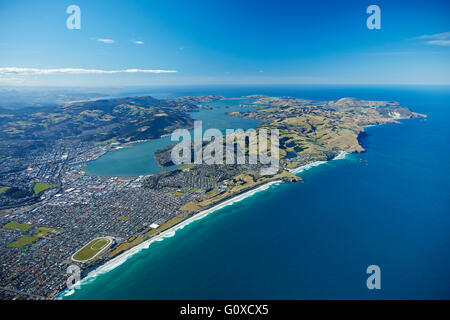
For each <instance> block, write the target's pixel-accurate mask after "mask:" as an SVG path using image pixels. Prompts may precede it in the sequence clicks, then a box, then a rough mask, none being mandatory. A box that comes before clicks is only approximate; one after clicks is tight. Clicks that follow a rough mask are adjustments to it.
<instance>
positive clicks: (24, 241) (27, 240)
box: [3, 222, 56, 249]
mask: <svg viewBox="0 0 450 320" xmlns="http://www.w3.org/2000/svg"><path fill="white" fill-rule="evenodd" d="M10 223H16V222H10ZM10 223H9V224H10ZM19 225H20V223H19ZM5 226H6V225H5ZM5 226H3V227H5ZM22 226H30V225H27V224H26V225H23V224H22ZM32 227H33V226H32V225H31V228H32ZM29 229H30V228H28V229H27V230H29ZM21 230H22V229H21ZM55 230H56V229H55V228H50V227H38V228H37V229H36V231H35V232H34V235H32V236H22V237H20V238H19V239H17V240H15V241H13V242H11V243H10V244H8V247H12V248H18V249H23V248H24V247H25V246H28V245H31V244H33V243H34V242H36V241H37V240H38V239H39V238H40V237H43V236H45V235H46V234H47V233H49V232H53V231H55ZM22 231H26V230H22Z"/></svg>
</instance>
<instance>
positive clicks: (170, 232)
mask: <svg viewBox="0 0 450 320" xmlns="http://www.w3.org/2000/svg"><path fill="white" fill-rule="evenodd" d="M282 182H283V181H282V180H275V181H271V182H268V183H266V184H263V185H261V186H259V187H257V188H255V189H252V190H249V191H246V192H244V193H242V194H240V195H237V196H235V197H233V198H231V199H228V200H226V201H224V202H222V203H219V204H217V205H215V206H213V207H211V208H209V209H206V210H203V211H200V212H198V213H197V214H195V215H193V216H192V217H190V218H188V219H186V220H183V221H182V222H180V223H179V224H177V225H175V226H173V227H170V228H169V229H167V230H165V231H163V232H161V233H160V234H158V235H156V236H154V237H153V238H150V239H147V240H145V241H144V242H142V243H140V244H138V245H136V246H134V247H132V248H130V249H128V250H127V251H125V252H124V253H122V254H120V255H118V256H117V257H115V258H113V259H111V260H109V261H107V262H105V263H104V264H103V265H101V266H99V267H98V268H95V269H94V270H92V271H91V272H89V273H88V274H87V275H86V276H85V277H83V279H81V280H80V281H79V282H78V285H82V284H83V283H86V282H88V280H90V279H93V278H95V277H96V276H97V275H99V274H103V273H107V272H108V271H111V270H113V269H114V268H116V267H118V266H120V265H121V264H122V263H124V262H125V261H126V260H128V259H129V258H130V257H131V256H133V255H134V254H136V253H138V252H139V251H141V250H143V249H147V248H148V247H149V246H150V244H152V243H153V242H155V241H161V240H163V239H164V238H169V237H172V236H174V234H175V232H176V231H177V230H179V229H183V228H184V227H185V226H186V225H188V224H190V223H192V222H194V221H196V220H200V219H203V218H204V217H206V216H207V215H209V214H210V213H213V212H214V211H217V210H219V209H222V208H224V207H226V206H229V205H232V204H233V203H235V202H238V201H241V200H244V199H245V198H248V197H250V196H252V195H254V194H255V193H257V192H259V191H263V190H266V189H268V188H269V187H270V186H271V185H274V184H279V183H282ZM73 293H74V290H73V289H71V290H69V289H66V290H65V291H63V292H62V293H60V294H59V295H58V296H57V298H58V297H59V298H61V297H62V296H69V295H72V294H73Z"/></svg>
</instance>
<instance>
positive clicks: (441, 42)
mask: <svg viewBox="0 0 450 320" xmlns="http://www.w3.org/2000/svg"><path fill="white" fill-rule="evenodd" d="M427 43H428V44H432V45H435V46H444V47H450V40H430V41H427Z"/></svg>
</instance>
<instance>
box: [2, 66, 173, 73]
mask: <svg viewBox="0 0 450 320" xmlns="http://www.w3.org/2000/svg"><path fill="white" fill-rule="evenodd" d="M175 72H177V71H176V70H158V69H156V70H155V69H123V70H101V69H83V68H56V69H39V68H17V67H5V68H0V75H1V74H4V75H11V74H15V75H47V74H116V73H175Z"/></svg>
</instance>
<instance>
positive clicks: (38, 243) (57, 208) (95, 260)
mask: <svg viewBox="0 0 450 320" xmlns="http://www.w3.org/2000/svg"><path fill="white" fill-rule="evenodd" d="M253 98H254V99H256V98H259V99H263V101H264V104H265V105H268V106H260V105H255V107H254V109H253V111H248V112H242V113H238V112H230V113H229V115H228V116H234V117H248V118H254V119H258V120H260V123H261V125H260V126H261V127H266V128H277V129H279V130H280V165H281V167H280V170H279V172H277V173H275V174H273V175H270V176H263V175H261V174H260V171H259V169H260V168H261V164H253V165H251V164H244V165H236V164H235V165H206V164H199V165H195V164H192V165H185V166H181V167H178V168H176V169H174V170H170V171H162V172H160V173H158V174H152V175H140V176H133V177H118V176H110V177H108V176H97V175H90V174H88V173H86V172H85V171H84V170H83V169H84V167H85V166H86V165H87V164H88V163H89V162H90V161H93V160H95V159H97V158H99V157H100V156H102V155H104V154H105V153H107V152H110V151H113V150H115V149H117V148H122V147H124V146H127V147H131V148H132V143H136V142H137V141H138V140H136V139H135V140H131V141H130V140H129V139H113V140H110V139H109V140H107V142H106V143H97V142H95V141H94V142H93V141H84V140H82V139H67V138H62V139H58V140H56V141H54V142H53V143H51V144H48V145H47V146H46V147H41V148H36V149H35V150H33V149H31V150H29V152H26V153H23V154H20V156H17V153H16V156H14V155H12V154H9V155H8V152H5V154H6V155H5V156H3V158H2V164H3V165H2V167H1V169H0V186H2V189H1V194H0V208H1V211H0V256H1V261H0V299H53V298H56V297H57V296H58V295H59V294H60V293H61V292H63V291H64V290H65V289H66V281H67V279H68V277H69V275H68V273H67V269H68V267H69V266H73V265H76V266H78V267H79V268H80V269H81V270H82V271H83V275H86V273H87V272H88V271H89V270H92V268H96V267H98V266H100V265H102V264H104V263H107V262H108V261H110V260H111V259H114V258H115V257H118V256H120V255H121V254H124V253H126V252H127V251H128V250H129V249H131V248H133V247H136V246H137V245H139V244H142V243H144V242H146V241H149V240H151V239H154V238H155V237H157V236H158V235H159V234H162V233H163V232H165V231H167V230H170V228H172V227H174V226H177V225H178V224H179V223H182V222H183V221H186V219H189V218H190V217H193V216H194V215H196V214H198V213H199V212H201V211H202V210H206V209H209V208H211V207H213V206H214V205H217V204H219V203H221V202H223V201H227V200H229V199H231V198H233V197H235V196H238V195H240V194H242V193H243V192H248V191H249V190H252V189H254V188H256V187H261V186H263V185H265V184H268V183H274V182H278V181H289V182H292V181H301V179H300V178H299V177H297V176H295V175H294V174H292V173H290V172H289V170H291V171H292V169H294V168H297V167H300V166H303V165H307V164H308V163H311V162H314V161H326V160H330V159H332V158H333V157H336V156H339V155H340V154H341V153H342V152H344V151H345V152H361V151H363V149H362V147H361V146H360V145H359V143H358V140H357V138H358V135H359V134H360V133H361V132H362V131H363V129H362V126H364V125H370V124H380V123H395V122H397V120H396V119H400V118H410V117H421V116H422V115H418V114H415V113H412V112H411V111H409V110H408V109H407V108H401V107H398V106H395V105H394V106H390V105H389V106H386V107H385V108H387V109H383V110H382V111H377V109H376V107H374V106H372V105H369V106H365V105H366V104H369V103H370V102H362V103H361V102H359V103H360V104H361V105H356V106H355V105H354V104H355V103H356V102H355V101H354V100H350V102H348V101H347V102H346V101H344V102H342V101H341V103H339V102H333V108H335V109H333V108H328V107H326V106H297V103H299V102H298V101H297V100H293V99H288V98H285V99H282V100H280V99H278V98H271V97H260V96H258V97H256V96H253ZM213 99H217V98H211V97H199V98H192V97H188V98H182V99H179V100H175V101H177V102H176V103H181V104H182V105H183V106H184V105H185V104H186V103H190V104H189V108H188V110H192V109H194V106H193V105H192V104H196V103H199V102H201V101H212V100H213ZM135 100H136V101H139V100H138V99H135ZM148 101H152V103H154V104H157V105H161V104H163V102H159V101H158V102H155V101H153V100H149V99H145V103H148ZM172 102H173V101H172ZM120 103H122V105H123V101H120ZM128 103H130V101H128ZM137 103H140V102H137ZM380 103H382V102H378V104H380ZM94 104H95V102H94ZM105 104H106V105H108V106H109V105H110V104H111V103H110V102H107V103H105ZM345 104H347V106H346V105H345ZM349 104H350V106H348V105H349ZM86 107H89V105H88V106H86V105H83V108H86ZM98 107H99V104H98V103H97V104H96V106H95V108H98ZM121 108H122V109H123V107H121ZM127 108H128V109H130V110H134V111H135V110H136V108H137V107H136V106H135V105H131V106H128V107H127ZM182 108H184V107H182ZM380 110H381V109H380ZM134 111H133V112H134ZM82 112H84V111H82ZM154 112H155V111H152V112H151V113H150V114H149V113H143V115H142V117H143V118H144V119H147V118H148V117H152V116H154V115H155V113H154ZM156 112H157V113H156V115H157V116H156V117H159V114H160V112H161V111H160V110H159V111H156ZM167 112H168V111H167ZM179 112H183V111H179ZM96 114H97V115H98V114H100V112H98V111H96ZM349 115H351V117H352V118H349ZM103 116H104V115H103ZM177 117H179V116H177ZM177 119H179V118H177ZM352 119H354V120H352ZM141 121H142V120H141ZM177 121H178V120H177ZM188 123H190V122H189V121H188V120H186V121H183V122H182V123H181V124H182V125H186V124H188ZM171 127H172V128H173V126H171ZM138 129H139V128H138ZM162 132H164V130H163V131H162ZM129 134H131V135H133V136H134V135H135V133H129V132H127V135H129ZM336 137H340V138H338V139H336ZM18 141H20V140H9V142H3V143H2V144H0V147H1V148H2V149H3V150H6V149H8V143H9V144H12V143H16V142H18ZM15 147H16V148H17V146H15ZM205 147H206V146H205ZM19 149H20V148H19ZM246 151H248V150H247V149H246V148H245V147H244V153H245V152H246ZM168 152H170V148H166V149H164V150H162V151H160V152H159V153H158V154H157V158H158V157H162V158H164V156H165V154H167V153H168ZM166 157H167V156H166ZM156 160H157V159H156ZM160 165H162V166H164V161H163V162H161V163H160ZM103 238H106V239H111V241H109V240H108V241H106V242H105V245H104V246H101V247H100V248H99V249H98V250H94V249H93V251H92V252H91V253H89V252H88V253H87V256H83V254H84V253H85V252H82V250H83V248H84V247H85V246H86V245H87V244H90V243H91V241H93V240H94V239H103ZM80 252H82V253H83V254H81V253H80ZM75 255H77V256H83V258H79V259H75V258H74V256H75Z"/></svg>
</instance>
